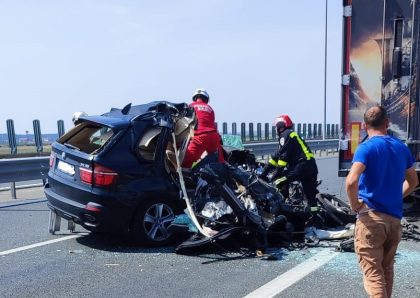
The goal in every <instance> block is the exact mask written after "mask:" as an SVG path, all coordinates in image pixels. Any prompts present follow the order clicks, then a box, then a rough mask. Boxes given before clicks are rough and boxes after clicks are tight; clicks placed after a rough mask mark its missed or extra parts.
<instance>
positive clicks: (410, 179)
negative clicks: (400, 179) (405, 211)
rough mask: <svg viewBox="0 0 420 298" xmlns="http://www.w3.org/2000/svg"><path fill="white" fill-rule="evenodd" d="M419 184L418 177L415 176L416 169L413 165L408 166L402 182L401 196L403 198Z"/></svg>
mask: <svg viewBox="0 0 420 298" xmlns="http://www.w3.org/2000/svg"><path fill="white" fill-rule="evenodd" d="M417 185H419V179H418V177H417V173H416V170H415V169H414V167H411V168H409V169H408V170H407V171H406V172H405V181H404V183H403V197H404V198H405V197H406V196H408V195H409V194H410V193H412V192H413V190H414V189H415V188H416V187H417Z"/></svg>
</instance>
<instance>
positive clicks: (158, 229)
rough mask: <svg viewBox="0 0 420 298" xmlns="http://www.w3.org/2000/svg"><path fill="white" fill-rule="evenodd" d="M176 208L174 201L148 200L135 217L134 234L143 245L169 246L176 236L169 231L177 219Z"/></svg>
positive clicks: (162, 199) (136, 239)
mask: <svg viewBox="0 0 420 298" xmlns="http://www.w3.org/2000/svg"><path fill="white" fill-rule="evenodd" d="M175 214H176V208H175V204H174V202H173V201H172V200H169V199H166V198H153V199H148V200H147V201H146V202H145V203H143V204H142V205H141V206H140V207H139V209H138V210H137V213H136V215H135V218H134V221H133V228H132V233H133V237H134V240H135V241H136V242H137V243H138V244H141V245H146V246H163V245H167V244H169V243H170V242H171V241H172V240H173V239H174V235H173V234H171V233H170V232H169V230H168V227H169V225H170V224H171V223H172V221H173V220H174V218H175Z"/></svg>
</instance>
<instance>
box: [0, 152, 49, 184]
mask: <svg viewBox="0 0 420 298" xmlns="http://www.w3.org/2000/svg"><path fill="white" fill-rule="evenodd" d="M48 169H49V156H42V157H25V158H10V159H0V183H7V182H19V181H28V180H37V179H46V178H47V174H48Z"/></svg>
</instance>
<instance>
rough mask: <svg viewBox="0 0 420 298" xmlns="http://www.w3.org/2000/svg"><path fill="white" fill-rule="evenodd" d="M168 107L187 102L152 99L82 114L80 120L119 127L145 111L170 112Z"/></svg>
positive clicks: (184, 106) (181, 107) (177, 106)
mask: <svg viewBox="0 0 420 298" xmlns="http://www.w3.org/2000/svg"><path fill="white" fill-rule="evenodd" d="M169 107H176V108H177V109H178V110H182V109H185V108H186V107H187V104H185V103H179V104H175V103H172V102H169V101H153V102H150V103H147V104H141V105H135V106H132V105H131V103H130V104H128V105H126V106H125V107H124V108H122V109H118V108H112V109H111V110H110V111H109V112H107V113H104V114H102V115H92V116H82V117H80V118H79V120H80V121H81V122H93V123H99V124H103V125H106V126H108V127H111V128H113V129H114V128H121V127H125V126H127V125H129V124H130V122H131V120H132V119H133V118H135V117H138V116H141V115H144V114H146V113H157V112H160V113H171V109H170V108H169Z"/></svg>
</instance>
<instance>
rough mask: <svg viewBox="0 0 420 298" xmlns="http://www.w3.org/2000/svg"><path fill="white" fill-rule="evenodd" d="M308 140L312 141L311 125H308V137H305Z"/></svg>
mask: <svg viewBox="0 0 420 298" xmlns="http://www.w3.org/2000/svg"><path fill="white" fill-rule="evenodd" d="M307 138H308V139H312V124H311V123H308V135H307Z"/></svg>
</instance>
